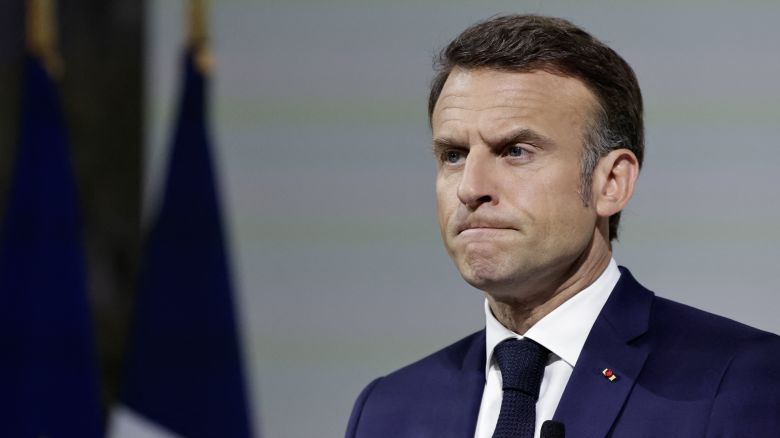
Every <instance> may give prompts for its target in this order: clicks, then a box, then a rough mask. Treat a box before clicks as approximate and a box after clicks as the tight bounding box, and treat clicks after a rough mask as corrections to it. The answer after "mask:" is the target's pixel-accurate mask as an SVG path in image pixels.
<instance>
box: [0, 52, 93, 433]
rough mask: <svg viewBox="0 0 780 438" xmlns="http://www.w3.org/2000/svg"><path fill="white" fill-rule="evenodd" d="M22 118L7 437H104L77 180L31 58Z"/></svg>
mask: <svg viewBox="0 0 780 438" xmlns="http://www.w3.org/2000/svg"><path fill="white" fill-rule="evenodd" d="M20 122H21V126H20V130H19V140H18V149H17V153H16V165H15V168H14V174H13V178H12V180H11V184H10V187H11V191H10V193H9V195H8V204H7V207H6V211H5V215H4V220H3V225H2V231H1V234H0V436H3V437H21V438H25V437H32V438H39V437H83V438H90V437H98V436H101V435H102V428H103V424H102V423H103V420H102V413H101V410H100V403H99V395H100V394H99V390H98V378H97V362H96V358H95V355H94V350H93V348H94V341H93V338H92V326H91V322H90V319H91V318H90V312H89V306H88V301H87V295H86V288H85V268H84V255H83V248H82V242H81V233H80V227H79V212H78V208H77V196H76V185H75V181H74V176H73V173H72V169H71V165H70V156H69V151H68V144H67V141H66V134H65V128H64V123H63V118H62V114H61V112H60V109H59V102H58V99H57V93H56V91H55V89H54V84H53V83H52V81H51V79H50V78H49V75H48V74H47V73H46V71H45V70H44V69H43V67H42V65H41V63H40V62H39V61H38V60H37V59H35V58H32V57H28V58H26V59H25V65H24V76H23V90H22V108H21V113H20Z"/></svg>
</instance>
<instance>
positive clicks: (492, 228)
mask: <svg viewBox="0 0 780 438" xmlns="http://www.w3.org/2000/svg"><path fill="white" fill-rule="evenodd" d="M499 231H515V228H513V227H511V226H509V225H505V224H496V223H489V222H474V223H466V224H463V225H460V226H458V235H461V234H464V233H467V234H478V233H493V232H499Z"/></svg>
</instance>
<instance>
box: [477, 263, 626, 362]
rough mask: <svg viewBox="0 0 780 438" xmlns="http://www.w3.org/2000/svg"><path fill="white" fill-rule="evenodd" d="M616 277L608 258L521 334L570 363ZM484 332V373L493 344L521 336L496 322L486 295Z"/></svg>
mask: <svg viewBox="0 0 780 438" xmlns="http://www.w3.org/2000/svg"><path fill="white" fill-rule="evenodd" d="M619 279H620V270H619V269H618V267H617V263H615V259H611V260H610V261H609V265H607V268H606V269H604V272H602V273H601V275H600V276H599V277H598V278H597V279H596V281H594V282H593V283H591V284H590V285H589V286H588V287H586V288H585V289H583V290H581V291H580V292H579V293H577V294H576V295H574V296H573V297H571V298H569V299H568V300H566V301H565V302H564V303H563V304H561V305H560V306H558V307H557V308H555V309H553V311H552V312H550V313H548V314H547V315H545V316H544V317H543V318H542V319H540V320H539V321H538V322H537V323H536V324H534V325H533V326H532V327H531V328H530V329H528V331H527V332H526V333H525V337H528V338H529V339H533V340H534V341H536V342H538V343H539V344H541V345H543V346H544V347H545V348H547V349H548V350H550V351H551V352H552V353H553V354H555V355H556V356H558V357H560V358H561V359H563V360H564V361H565V362H566V363H568V364H569V365H570V366H571V367H574V365H576V364H577V359H578V358H579V356H580V352H581V351H582V346H583V345H585V340H586V339H587V338H588V333H590V329H591V327H593V323H595V322H596V318H597V317H598V316H599V313H600V312H601V308H602V307H604V303H606V302H607V299H608V298H609V295H610V293H611V292H612V289H614V288H615V285H616V284H617V282H618V280H619ZM485 333H486V352H485V353H486V358H487V360H486V361H485V375H487V373H488V371H489V369H490V365H491V360H492V358H493V349H494V348H495V347H496V345H498V344H499V343H500V342H501V341H504V340H506V339H523V336H521V335H518V334H517V333H515V332H513V331H511V330H509V329H508V328H506V327H504V326H503V325H501V323H500V322H498V320H497V319H496V317H495V316H493V312H491V311H490V306H489V305H488V301H487V299H485Z"/></svg>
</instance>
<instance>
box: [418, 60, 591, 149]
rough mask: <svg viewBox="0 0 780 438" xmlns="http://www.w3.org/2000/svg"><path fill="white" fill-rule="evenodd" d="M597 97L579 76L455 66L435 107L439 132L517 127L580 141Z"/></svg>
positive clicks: (485, 134)
mask: <svg viewBox="0 0 780 438" xmlns="http://www.w3.org/2000/svg"><path fill="white" fill-rule="evenodd" d="M595 106H596V99H595V97H594V96H593V94H592V93H591V91H590V90H589V89H588V88H587V87H586V86H585V85H584V84H583V83H582V82H581V81H580V80H579V79H576V78H572V77H565V76H559V75H555V74H552V73H548V72H545V71H540V70H538V71H531V72H508V71H497V70H492V69H476V70H466V69H461V68H456V69H453V71H452V73H450V75H449V77H448V78H447V81H446V82H445V83H444V87H443V88H442V92H441V94H440V96H439V99H438V101H437V102H436V106H435V107H434V111H433V117H432V120H431V122H432V123H431V124H432V126H433V131H434V136H441V135H446V136H464V135H468V136H469V137H471V136H473V135H475V134H478V135H480V136H482V137H489V136H490V135H492V134H496V135H501V132H500V131H502V130H505V129H515V128H517V127H522V128H529V129H534V130H537V131H540V133H541V134H544V135H546V136H548V137H551V138H556V137H558V138H559V139H560V140H561V141H573V140H577V142H578V143H579V141H580V140H581V138H582V133H583V132H584V129H585V128H586V126H587V124H588V122H589V121H590V118H591V114H593V109H594V108H595Z"/></svg>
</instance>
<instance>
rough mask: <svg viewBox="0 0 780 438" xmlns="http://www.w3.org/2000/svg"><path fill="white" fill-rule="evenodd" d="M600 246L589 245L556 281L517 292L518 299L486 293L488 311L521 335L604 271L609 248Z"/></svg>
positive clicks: (609, 257)
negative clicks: (538, 287)
mask: <svg viewBox="0 0 780 438" xmlns="http://www.w3.org/2000/svg"><path fill="white" fill-rule="evenodd" d="M600 249H601V251H599V250H595V248H592V247H591V248H589V249H588V250H586V251H584V253H583V254H582V255H581V256H580V257H579V258H578V259H577V260H576V261H575V262H574V263H573V264H572V265H571V266H570V267H569V268H568V269H566V271H565V273H564V275H563V276H561V277H559V278H560V279H559V280H558V281H557V282H556V283H552V284H548V285H547V287H543V288H542V289H541V290H536V291H525V292H524V293H522V294H518V295H519V296H521V297H522V298H517V296H518V295H515V296H513V297H511V298H507V295H506V294H503V293H502V294H491V293H490V292H486V294H485V295H486V297H487V300H488V304H489V305H490V310H491V311H492V312H493V315H494V316H495V317H496V319H497V320H498V321H499V322H500V323H501V324H502V325H503V326H504V327H506V328H508V329H510V330H512V331H513V332H515V333H517V334H520V335H524V334H525V332H526V331H528V329H530V328H531V327H533V325H534V324H536V323H537V322H538V321H539V320H540V319H542V318H544V317H545V316H546V315H547V314H549V313H550V312H552V311H553V310H555V309H556V308H557V307H558V306H560V305H561V304H563V303H564V302H566V301H567V300H568V299H569V298H571V297H573V296H574V295H576V294H578V293H579V292H580V291H582V290H583V289H585V288H586V287H588V286H590V285H591V284H592V283H593V282H594V281H596V279H597V278H598V277H599V276H600V275H601V274H602V273H603V272H604V270H605V269H606V268H607V266H608V265H609V262H610V260H611V259H612V251H611V250H610V248H609V247H606V248H600Z"/></svg>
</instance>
